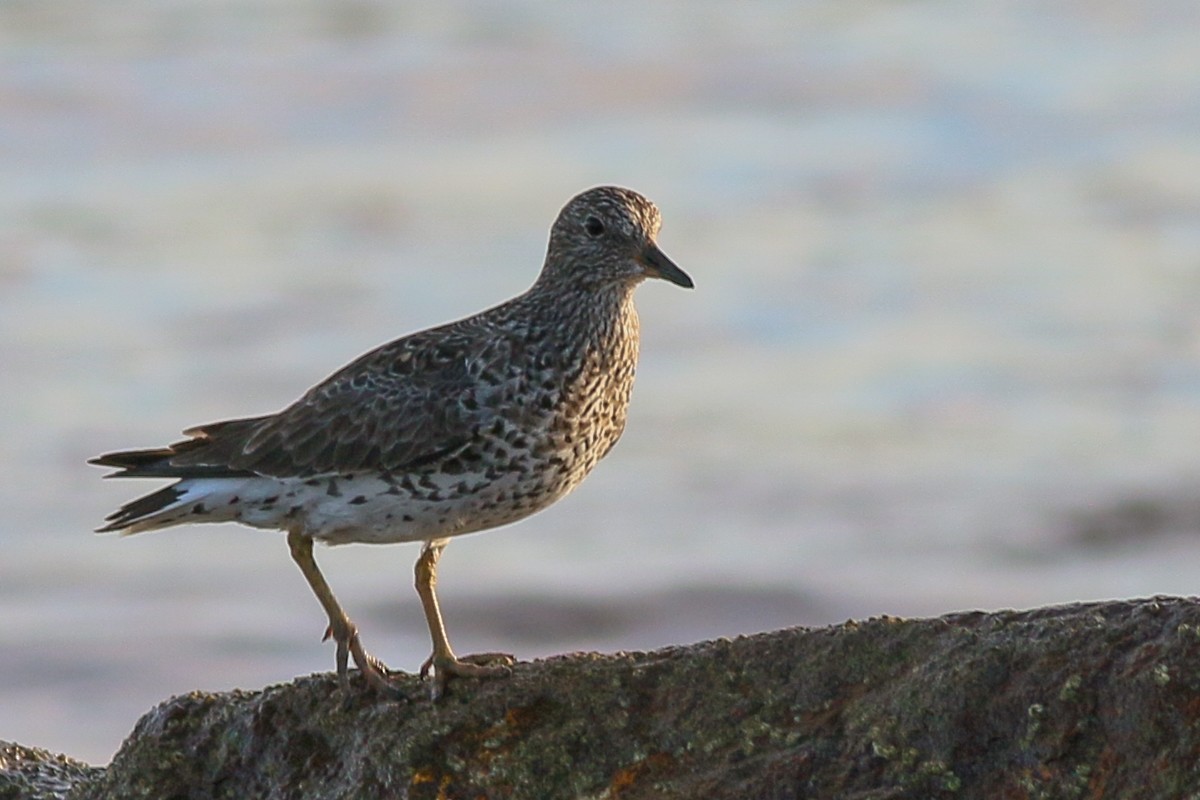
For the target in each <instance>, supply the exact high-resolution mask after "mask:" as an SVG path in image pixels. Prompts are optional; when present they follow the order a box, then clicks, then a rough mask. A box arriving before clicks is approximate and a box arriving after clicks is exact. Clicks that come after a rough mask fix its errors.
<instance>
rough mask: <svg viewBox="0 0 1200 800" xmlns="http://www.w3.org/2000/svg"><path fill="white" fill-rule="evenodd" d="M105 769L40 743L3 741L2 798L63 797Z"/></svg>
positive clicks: (0, 764)
mask: <svg viewBox="0 0 1200 800" xmlns="http://www.w3.org/2000/svg"><path fill="white" fill-rule="evenodd" d="M103 772H104V770H103V769H101V768H100V767H89V766H88V765H87V764H84V763H83V762H82V761H76V760H75V759H73V758H67V757H66V756H60V755H57V754H55V753H51V752H48V751H46V750H42V749H40V748H37V747H23V746H21V745H19V744H13V743H12V742H5V741H0V800H61V798H64V797H66V796H67V792H68V791H69V790H70V789H71V788H72V787H73V786H75V785H77V784H81V783H83V782H84V781H86V780H87V779H89V778H94V777H98V776H99V775H101V774H103Z"/></svg>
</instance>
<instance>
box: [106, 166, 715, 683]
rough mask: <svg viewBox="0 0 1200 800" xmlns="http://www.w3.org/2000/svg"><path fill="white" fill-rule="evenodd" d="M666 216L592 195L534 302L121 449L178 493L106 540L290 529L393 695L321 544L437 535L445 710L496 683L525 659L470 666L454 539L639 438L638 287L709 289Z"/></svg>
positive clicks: (432, 540) (570, 219) (559, 490)
mask: <svg viewBox="0 0 1200 800" xmlns="http://www.w3.org/2000/svg"><path fill="white" fill-rule="evenodd" d="M660 224H661V217H660V216H659V211H658V208H657V207H656V206H655V205H654V204H653V203H651V202H650V201H649V200H647V199H646V198H645V197H643V196H642V195H640V194H638V193H637V192H634V191H631V190H629V189H622V188H618V187H613V186H603V187H597V188H593V189H589V190H588V191H585V192H583V193H582V194H579V195H578V196H576V197H574V198H573V199H572V200H570V202H568V203H567V204H566V206H564V207H563V209H562V211H561V212H559V215H558V218H557V219H556V220H555V221H554V225H553V227H551V229H550V241H549V246H548V247H547V251H546V260H545V263H544V264H543V266H542V270H541V273H540V274H539V275H538V278H537V280H536V281H535V282H534V284H533V286H532V287H530V288H529V290H528V291H526V292H525V293H524V294H522V295H519V296H517V297H515V298H513V299H511V300H509V301H508V302H505V303H502V304H500V305H498V306H494V307H493V308H490V309H488V310H486V311H482V312H480V313H478V314H475V315H474V316H470V317H466V318H465V319H461V320H458V321H457V322H451V323H448V324H445V325H441V326H438V327H435V328H430V329H428V330H424V331H420V332H417V333H413V334H411V335H408V336H405V337H403V338H401V339H397V340H395V341H393V342H390V343H388V344H385V345H382V346H381V347H378V348H377V349H375V350H372V351H370V352H368V353H366V354H364V355H362V356H360V357H359V358H357V359H355V360H354V361H352V362H351V363H350V364H348V365H347V366H345V367H343V368H342V369H340V370H338V371H337V372H335V373H333V374H332V375H330V376H329V377H328V378H326V379H325V380H324V381H322V382H321V383H319V384H317V385H316V386H314V387H313V388H312V389H310V390H309V391H308V392H307V393H305V394H304V396H302V397H301V398H300V399H299V400H297V401H296V402H295V403H293V404H292V405H290V406H288V407H287V408H285V409H283V410H282V411H280V412H278V413H275V414H268V415H265V416H258V417H246V418H241V419H232V420H226V421H223V422H215V423H212V424H208V425H200V426H198V427H195V428H190V429H188V430H186V431H184V435H185V436H187V437H188V438H186V439H184V440H182V441H179V442H176V443H174V444H171V445H168V446H166V447H161V448H155V449H149V450H128V451H122V452H115V453H108V454H106V455H102V456H99V457H97V458H94V459H92V460H91V461H90V462H89V463H92V464H98V465H100V466H105V467H116V468H117V469H118V471H117V472H114V473H111V474H110V475H108V476H106V477H123V478H166V479H173V480H175V482H174V483H172V484H171V485H169V486H167V487H165V488H162V489H159V490H158V491H156V492H153V493H151V494H148V495H146V496H144V497H140V498H138V499H136V500H133V501H132V502H130V503H128V504H126V505H124V506H122V507H121V508H120V509H118V510H117V511H115V512H113V513H112V514H110V515H109V516H108V517H107V518H106V523H107V524H105V525H104V526H103V527H101V528H99V531H101V532H106V531H121V532H123V533H126V534H132V533H140V532H142V531H151V530H156V529H159V528H166V527H170V526H173V525H182V524H185V523H193V522H240V523H242V524H244V525H249V526H251V527H255V528H266V529H275V530H282V531H286V533H287V541H288V545H289V547H290V549H291V555H292V558H293V559H294V560H295V562H296V564H297V565H298V566H299V567H300V571H301V572H302V573H303V574H304V577H305V579H306V580H307V581H308V584H309V586H310V587H311V588H312V591H313V593H314V594H315V595H316V597H317V600H319V601H320V603H321V606H322V607H323V608H324V610H325V613H326V615H327V616H328V618H329V626H328V628H327V629H326V638H329V637H332V638H333V639H334V641H335V642H336V645H337V657H336V663H337V672H338V677H339V680H340V682H341V685H342V687H343V688H346V687H348V685H349V679H348V661H349V659H350V658H353V659H354V663H355V665H356V666H357V667H358V669H359V670H360V672H361V673H362V674H363V676H364V677H365V678H366V680H367V682H368V683H369V684H370V685H371V686H372V687H374V688H376V689H378V690H380V691H385V692H387V691H389V690H391V688H392V686H391V684H390V682H389V679H388V670H387V668H386V667H384V666H383V664H382V662H380V661H379V660H377V659H376V658H374V657H373V656H371V655H370V654H369V653H367V651H366V650H365V649H364V648H363V645H362V643H361V641H360V638H359V635H358V629H357V628H356V626H355V625H354V623H353V622H351V620H350V617H349V616H348V615H347V614H346V612H345V611H344V610H343V609H342V607H341V605H340V604H339V603H338V601H337V599H336V598H335V597H334V594H333V591H332V590H331V589H330V587H329V584H328V583H326V581H325V578H324V576H323V575H322V574H321V571H320V570H319V569H318V568H317V563H316V561H315V559H314V558H313V542H314V541H315V540H319V541H322V542H326V543H328V544H344V543H348V542H361V543H368V544H389V543H393V542H423V543H424V546H423V547H422V550H421V555H420V557H419V558H418V560H417V563H416V568H415V579H416V589H417V594H418V595H419V596H420V599H421V605H422V607H423V609H424V612H425V620H426V622H427V624H428V626H429V634H430V638H431V639H432V642H433V653H432V655H430V657H429V658H428V659H427V660H426V662H425V663H424V664H423V665H422V667H421V675H422V677H432V680H431V687H432V694H433V697H434V698H435V699H436V698H437V697H438V696H440V695H441V694H442V692H443V691H444V690H445V686H446V682H447V680H448V679H449V678H451V677H452V676H455V677H463V676H466V677H493V676H499V675H504V674H507V673H508V672H509V671H510V665H511V664H512V657H511V656H508V655H506V654H499V653H485V654H482V655H475V656H461V657H459V656H456V655H455V654H454V651H453V650H452V649H451V647H450V642H449V640H448V639H447V637H446V628H445V626H444V624H443V623H442V615H441V611H440V610H439V607H438V599H437V594H436V584H437V564H438V559H439V557H440V556H441V554H442V550H443V549H444V548H445V547H446V543H447V542H448V541H449V539H450V538H451V537H454V536H460V535H462V534H465V533H472V532H476V531H483V530H487V529H489V528H495V527H498V526H500V525H507V524H508V523H510V522H516V521H517V520H519V519H523V518H524V517H527V516H529V515H530V514H533V513H535V512H537V511H540V510H541V509H543V508H546V507H547V506H549V505H550V504H551V503H553V502H554V501H556V500H558V499H559V498H561V497H562V496H563V495H565V494H567V492H569V491H571V489H573V488H574V487H575V486H577V485H578V484H579V483H580V481H582V480H583V479H584V477H585V476H586V475H587V474H588V473H589V472H590V471H591V470H592V468H593V467H595V466H596V463H597V462H598V461H599V460H600V459H601V458H603V457H604V456H605V455H607V454H608V452H609V450H610V449H612V446H613V445H614V444H616V442H617V439H618V438H620V436H621V432H622V431H623V430H624V428H625V418H626V412H627V410H628V407H629V395H630V391H631V389H632V388H633V376H634V371H635V368H636V366H637V356H638V317H637V312H636V310H635V309H634V306H633V292H634V289H635V288H636V287H637V285H638V284H639V283H641V282H642V281H643V280H644V279H646V278H663V279H665V280H668V281H670V282H671V283H674V284H676V285H678V286H682V287H686V288H691V287H692V285H693V284H692V280H691V278H689V277H688V276H687V275H686V274H685V273H684V272H683V271H682V270H681V269H680V268H679V267H677V266H676V265H675V264H674V263H673V262H672V261H671V260H670V259H669V258H667V257H666V256H665V255H664V254H663V252H662V251H661V250H660V249H659V248H658V245H657V244H656V243H655V236H656V235H657V234H658V230H659V225H660Z"/></svg>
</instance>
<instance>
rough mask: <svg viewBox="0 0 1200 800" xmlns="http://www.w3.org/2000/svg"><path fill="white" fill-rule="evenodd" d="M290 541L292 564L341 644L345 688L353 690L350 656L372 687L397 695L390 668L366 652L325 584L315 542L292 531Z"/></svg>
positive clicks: (339, 656)
mask: <svg viewBox="0 0 1200 800" xmlns="http://www.w3.org/2000/svg"><path fill="white" fill-rule="evenodd" d="M287 541H288V548H289V549H290V550H291V551H292V560H293V561H295V562H296V566H298V567H300V571H301V572H302V573H304V578H305V580H307V581H308V585H309V587H311V588H312V591H313V594H315V595H316V596H317V600H318V601H319V602H320V603H321V607H322V608H324V609H325V614H326V615H327V616H328V617H329V631H328V633H327V634H326V636H327V637H328V636H332V637H333V640H334V641H335V642H337V673H338V682H339V683H341V685H342V688H343V689H344V690H349V688H350V677H349V674H348V666H349V665H348V662H349V660H350V656H353V657H354V665H355V666H356V667H358V669H359V671H360V672H362V674H363V677H365V678H366V679H367V683H368V684H370V685H371V686H372V687H374V688H375V689H378V690H380V691H383V692H387V693H389V694H390V693H394V692H395V689H394V687H393V686H392V685H391V683H390V682H389V681H388V679H387V667H385V666H384V665H383V663H382V662H380V661H379V660H378V659H376V658H375V657H374V656H372V655H370V654H369V653H367V651H366V650H364V649H363V646H362V643H361V642H360V641H359V639H358V628H357V627H356V626H355V624H354V623H353V622H351V621H350V617H348V616H347V615H346V612H345V611H343V610H342V607H341V605H340V604H339V603H338V601H337V598H336V597H334V596H333V590H331V589H330V588H329V584H328V583H327V582H326V581H325V576H324V575H322V574H321V570H320V569H319V568H318V567H317V561H316V559H315V558H313V541H312V539H311V538H310V537H308V536H304V535H303V534H301V533H300V532H299V531H294V530H293V531H288V537H287Z"/></svg>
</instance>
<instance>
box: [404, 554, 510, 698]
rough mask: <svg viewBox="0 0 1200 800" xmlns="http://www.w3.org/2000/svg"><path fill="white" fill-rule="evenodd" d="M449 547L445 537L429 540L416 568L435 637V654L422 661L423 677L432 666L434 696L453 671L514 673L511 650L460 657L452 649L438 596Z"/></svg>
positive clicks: (484, 674)
mask: <svg viewBox="0 0 1200 800" xmlns="http://www.w3.org/2000/svg"><path fill="white" fill-rule="evenodd" d="M445 548H446V541H445V540H435V541H432V542H426V543H425V547H424V548H423V549H422V550H421V557H420V558H418V559H417V565H416V567H415V569H414V570H413V573H414V575H415V577H416V586H417V594H418V595H419V596H420V598H421V607H422V608H423V609H424V610H425V622H426V624H427V625H429V638H430V639H431V640H432V641H433V654H432V655H431V656H429V658H428V659H426V661H425V663H424V664H422V665H421V677H422V678H424V677H427V676H428V675H429V673H430V670H431V669H432V671H433V682H432V683H431V685H430V693H431V694H432V696H433V699H434V700H437V699H438V698H439V697H441V696H442V694H444V693H445V691H446V682H447V681H448V680H449V679H450V676H452V675H453V676H455V677H460V678H495V677H500V676H502V675H508V674H510V673H511V672H512V670H511V669H510V668H509V667H510V666H511V665H512V663H513V657H512V656H511V655H509V654H507V653H479V654H476V655H470V656H463V657H462V658H458V657H457V656H455V655H454V651H453V650H452V649H450V640H449V639H448V638H447V637H446V625H445V623H443V622H442V612H441V609H440V608H439V607H438V599H437V563H438V559H439V558H441V556H442V550H444V549H445Z"/></svg>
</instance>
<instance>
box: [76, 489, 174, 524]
mask: <svg viewBox="0 0 1200 800" xmlns="http://www.w3.org/2000/svg"><path fill="white" fill-rule="evenodd" d="M183 496H184V492H183V491H182V490H181V489H180V488H179V484H175V485H173V486H167V487H166V488H163V489H159V490H158V491H157V492H151V493H150V494H148V495H143V496H142V497H139V498H138V499H136V500H131V501H130V502H128V503H126V504H125V505H123V506H121V507H120V508H118V509H117V510H116V511H114V512H113V513H111V514H109V515H108V516H107V517H105V518H104V521H105V523H107V524H105V525H104V526H103V527H100V528H97V529H96V533H110V532H112V531H121V530H125V529H126V528H128V529H129V531H128V532H129V533H137V532H138V531H143V530H151V529H152V528H157V527H163V526H164V525H166V524H170V523H169V522H168V521H167V520H166V519H163V520H158V521H156V524H150V520H149V519H148V518H150V517H153V516H154V515H155V514H158V513H159V512H161V511H164V510H165V509H168V508H170V507H171V506H173V505H175V504H176V503H178V502H179V500H180V498H182V497H183ZM139 523H140V524H139Z"/></svg>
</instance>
